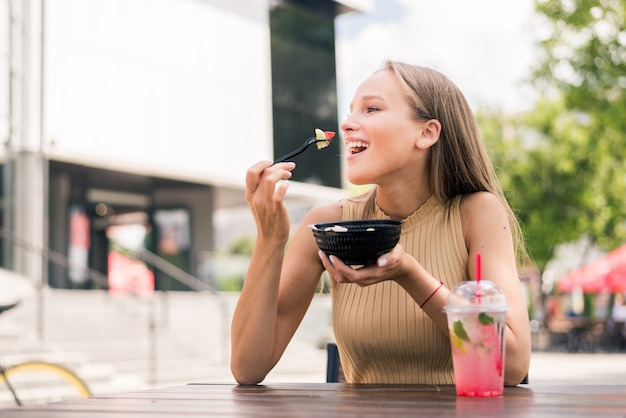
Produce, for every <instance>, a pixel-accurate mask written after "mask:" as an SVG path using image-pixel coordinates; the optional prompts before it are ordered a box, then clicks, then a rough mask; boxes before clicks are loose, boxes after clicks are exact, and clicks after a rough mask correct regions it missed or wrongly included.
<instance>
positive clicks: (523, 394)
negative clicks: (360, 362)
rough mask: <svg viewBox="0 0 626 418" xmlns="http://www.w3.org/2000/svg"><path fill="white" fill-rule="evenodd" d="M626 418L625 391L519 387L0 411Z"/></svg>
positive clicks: (220, 390) (251, 392) (92, 416)
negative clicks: (479, 393)
mask: <svg viewBox="0 0 626 418" xmlns="http://www.w3.org/2000/svg"><path fill="white" fill-rule="evenodd" d="M195 416H198V417H272V418H274V417H337V416H340V417H409V416H410V417H416V416H419V417H440V418H446V417H480V418H484V417H513V418H514V417H532V418H541V417H564V418H565V417H567V418H575V417H593V418H596V417H616V418H625V417H626V386H617V385H615V386H608V385H607V386H590V385H588V386H580V385H523V386H518V387H515V388H506V389H505V394H504V396H502V397H497V398H465V397H457V396H456V395H455V391H454V387H453V386H445V387H438V386H354V385H345V384H341V383H302V384H297V383H281V384H268V385H261V386H237V385H229V384H189V385H184V386H177V387H171V388H164V389H154V390H147V391H141V392H131V393H124V394H119V395H111V396H94V397H92V398H88V399H77V400H71V401H63V402H59V403H52V404H47V405H38V406H27V407H22V408H13V409H3V410H0V417H2V418H9V417H18V418H19V417H22V418H43V417H45V418H61V417H62V418H78V417H80V418H98V417H124V418H126V417H128V418H138V417H150V418H153V417H156V418H169V417H172V418H173V417H176V418H180V417H195Z"/></svg>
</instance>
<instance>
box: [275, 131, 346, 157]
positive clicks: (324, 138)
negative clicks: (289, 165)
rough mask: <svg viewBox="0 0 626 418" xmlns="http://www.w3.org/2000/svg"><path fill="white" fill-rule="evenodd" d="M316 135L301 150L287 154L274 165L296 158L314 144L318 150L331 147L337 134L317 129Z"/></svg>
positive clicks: (305, 142) (308, 139)
mask: <svg viewBox="0 0 626 418" xmlns="http://www.w3.org/2000/svg"><path fill="white" fill-rule="evenodd" d="M315 135H316V136H312V137H310V138H307V140H306V141H304V144H302V146H300V148H298V149H296V150H294V151H291V152H290V153H288V154H285V155H283V156H282V157H280V158H278V159H276V160H275V161H274V164H278V163H282V162H285V161H287V160H289V159H290V158H293V157H295V156H296V155H300V154H302V153H303V152H304V151H305V150H306V149H307V148H308V147H310V146H311V145H313V144H318V145H317V147H318V149H322V148H326V147H327V146H328V145H330V141H331V139H333V137H334V136H335V133H334V132H331V131H326V132H324V131H322V130H321V129H316V130H315ZM322 142H325V144H323V145H321V143H322Z"/></svg>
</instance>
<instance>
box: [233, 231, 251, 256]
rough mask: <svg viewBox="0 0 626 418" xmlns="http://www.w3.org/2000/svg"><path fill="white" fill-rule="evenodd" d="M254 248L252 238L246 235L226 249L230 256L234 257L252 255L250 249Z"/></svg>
mask: <svg viewBox="0 0 626 418" xmlns="http://www.w3.org/2000/svg"><path fill="white" fill-rule="evenodd" d="M253 248H254V238H252V237H251V236H248V235H244V236H241V237H239V238H238V239H237V240H235V242H233V243H232V244H231V246H230V248H229V249H228V252H229V253H230V254H236V255H248V256H249V255H252V249H253Z"/></svg>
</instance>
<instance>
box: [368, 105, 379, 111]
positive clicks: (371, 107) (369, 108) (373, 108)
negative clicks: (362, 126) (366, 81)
mask: <svg viewBox="0 0 626 418" xmlns="http://www.w3.org/2000/svg"><path fill="white" fill-rule="evenodd" d="M377 110H380V109H379V108H377V107H374V106H368V107H367V108H366V111H367V113H372V112H376V111H377Z"/></svg>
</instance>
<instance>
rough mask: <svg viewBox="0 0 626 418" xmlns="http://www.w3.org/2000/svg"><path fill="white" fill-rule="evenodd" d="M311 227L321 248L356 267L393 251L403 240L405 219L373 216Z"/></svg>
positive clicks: (370, 262) (374, 260) (373, 262)
mask: <svg viewBox="0 0 626 418" xmlns="http://www.w3.org/2000/svg"><path fill="white" fill-rule="evenodd" d="M309 226H310V228H311V230H312V231H313V236H314V237H315V243H316V244H317V246H318V247H319V248H320V250H322V251H324V253H326V254H327V255H334V256H336V257H339V258H340V259H341V260H342V261H343V262H344V263H346V264H348V265H352V266H354V265H368V264H375V263H376V260H377V259H378V257H380V256H381V255H383V254H385V253H387V252H389V251H391V249H392V248H393V247H395V246H396V244H397V243H398V240H399V239H400V231H401V230H402V221H399V220H389V219H372V220H364V221H337V222H325V223H319V224H312V225H309Z"/></svg>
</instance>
